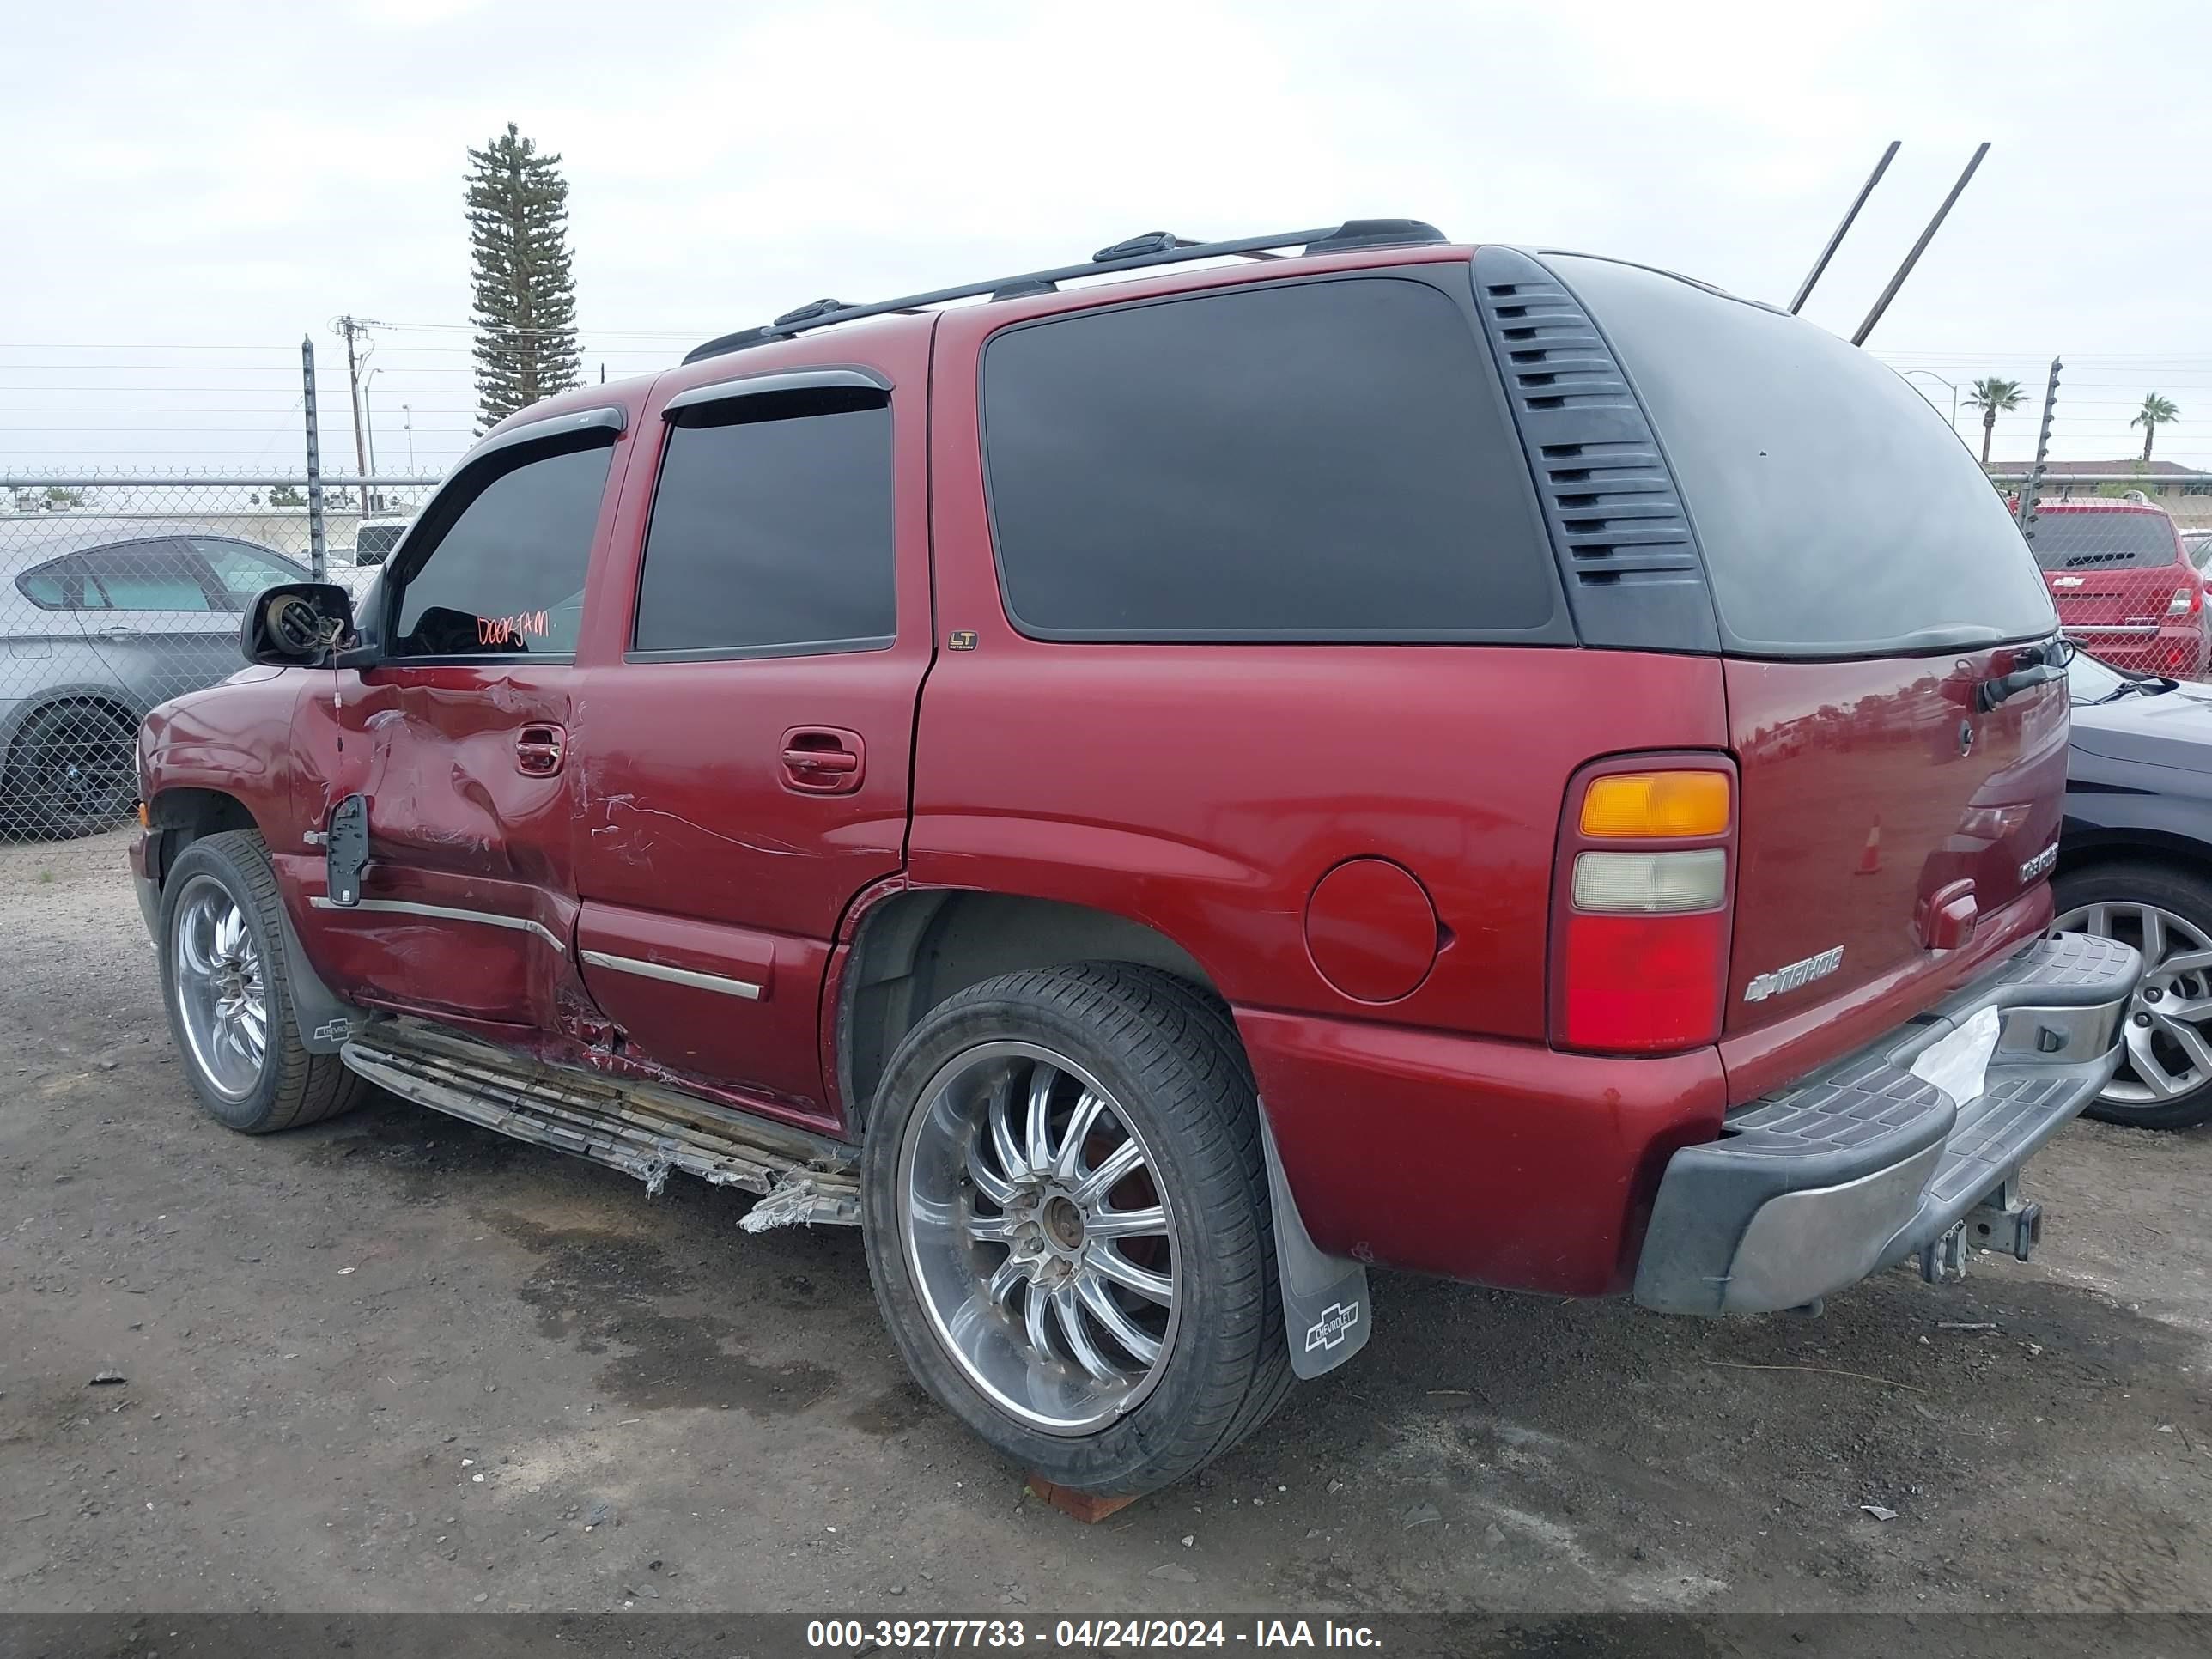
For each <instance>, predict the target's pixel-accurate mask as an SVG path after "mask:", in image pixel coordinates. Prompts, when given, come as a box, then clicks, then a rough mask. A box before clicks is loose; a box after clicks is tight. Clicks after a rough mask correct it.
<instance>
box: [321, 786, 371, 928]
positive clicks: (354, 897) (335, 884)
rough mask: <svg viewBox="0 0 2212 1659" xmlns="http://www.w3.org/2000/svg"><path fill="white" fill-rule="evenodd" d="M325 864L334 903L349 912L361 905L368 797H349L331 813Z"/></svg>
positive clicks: (329, 890) (366, 857)
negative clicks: (348, 909)
mask: <svg viewBox="0 0 2212 1659" xmlns="http://www.w3.org/2000/svg"><path fill="white" fill-rule="evenodd" d="M323 864H324V869H325V888H326V889H327V890H328V892H329V894H330V900H331V903H333V904H336V905H341V906H343V907H345V908H352V907H353V906H355V905H356V904H358V903H360V902H361V872H362V871H363V870H364V869H366V868H367V867H368V796H366V795H348V796H347V797H346V798H345V799H343V800H342V801H340V802H339V803H338V804H337V805H336V806H335V807H333V808H332V809H331V827H330V832H329V836H328V838H327V840H326V841H325V844H324V849H323Z"/></svg>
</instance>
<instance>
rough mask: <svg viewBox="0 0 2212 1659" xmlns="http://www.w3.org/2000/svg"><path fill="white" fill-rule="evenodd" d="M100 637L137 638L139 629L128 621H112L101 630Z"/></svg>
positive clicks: (106, 638) (107, 638)
mask: <svg viewBox="0 0 2212 1659" xmlns="http://www.w3.org/2000/svg"><path fill="white" fill-rule="evenodd" d="M137 637H138V630H137V629H135V628H133V627H131V624H130V623H109V624H108V625H107V626H106V627H105V628H103V629H100V638H102V639H103V640H135V639H137Z"/></svg>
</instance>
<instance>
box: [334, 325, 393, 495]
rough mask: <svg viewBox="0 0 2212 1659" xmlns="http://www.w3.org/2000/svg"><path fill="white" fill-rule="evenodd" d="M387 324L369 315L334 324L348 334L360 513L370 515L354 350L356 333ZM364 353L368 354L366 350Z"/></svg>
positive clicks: (358, 367)
mask: <svg viewBox="0 0 2212 1659" xmlns="http://www.w3.org/2000/svg"><path fill="white" fill-rule="evenodd" d="M383 326H384V325H383V324H382V323H379V322H376V321H374V320H373V319H369V318H367V317H340V318H337V319H336V320H334V321H333V322H332V323H331V331H332V332H333V333H337V334H343V336H345V343H346V379H347V380H349V381H350V382H352V385H353V459H354V466H355V468H356V476H358V477H361V478H362V480H363V481H364V482H363V483H362V486H361V516H362V518H364V519H365V518H367V517H368V483H367V482H366V480H367V479H368V476H369V473H368V441H367V439H366V438H365V437H364V435H363V430H362V418H361V362H362V360H361V357H358V356H356V355H355V353H354V341H355V339H356V337H359V336H365V335H367V334H368V331H369V330H371V329H372V328H382V327H383ZM363 355H364V356H365V355H366V354H363Z"/></svg>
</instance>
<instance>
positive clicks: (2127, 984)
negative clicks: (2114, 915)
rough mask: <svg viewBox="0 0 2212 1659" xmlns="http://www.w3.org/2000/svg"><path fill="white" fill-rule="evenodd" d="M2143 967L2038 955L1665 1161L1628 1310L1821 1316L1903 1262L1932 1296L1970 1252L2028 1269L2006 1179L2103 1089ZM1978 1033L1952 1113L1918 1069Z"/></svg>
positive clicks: (2129, 958) (2110, 944)
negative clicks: (1964, 1090) (1799, 1311)
mask: <svg viewBox="0 0 2212 1659" xmlns="http://www.w3.org/2000/svg"><path fill="white" fill-rule="evenodd" d="M2141 968H2142V962H2141V958H2139V957H2137V956H2136V952H2135V951H2133V950H2131V949H2130V947H2128V946H2127V945H2122V944H2119V943H2118V942H2117V941H2115V940H2112V939H2092V938H2090V937H2088V936H2087V935H2086V934H2080V933H2068V934H2064V935H2062V936H2060V937H2059V938H2057V939H2044V940H2039V941H2038V942H2037V943H2036V944H2034V945H2030V946H2029V947H2028V948H2027V949H2026V950H2024V951H2021V952H2020V953H2018V954H2017V955H2015V956H2014V957H2010V958H2009V959H2008V960H2007V961H2006V962H2005V963H2003V965H2002V967H2000V968H1999V969H1997V970H1996V972H1994V973H1992V974H1990V975H1988V976H1987V977H1985V978H1984V979H1982V980H1980V981H1977V982H1976V983H1975V984H1973V985H1971V986H1969V987H1966V989H1964V990H1962V991H1960V992H1959V993H1958V994H1956V995H1954V997H1953V998H1951V1000H1949V1001H1948V1002H1946V1003H1944V1004H1943V1005H1942V1006H1941V1007H1939V1008H1937V1009H1936V1011H1935V1012H1934V1013H1932V1014H1930V1015H1928V1016H1924V1017H1923V1018H1920V1019H1918V1020H1916V1021H1913V1022H1911V1024H1906V1025H1905V1026H1902V1027H1900V1028H1899V1029H1898V1030H1895V1031H1893V1032H1891V1033H1890V1034H1889V1035H1888V1036H1887V1037H1885V1038H1883V1039H1882V1040H1881V1042H1878V1043H1875V1044H1874V1045H1873V1046H1872V1047H1871V1048H1867V1049H1864V1050H1863V1051H1861V1052H1860V1053H1858V1054H1854V1055H1852V1056H1850V1058H1848V1059H1846V1060H1841V1061H1838V1063H1836V1064H1835V1065H1832V1066H1827V1067H1825V1068H1824V1069H1822V1070H1821V1071H1820V1072H1817V1073H1814V1074H1813V1075H1812V1076H1810V1077H1808V1078H1805V1079H1802V1080H1801V1081H1799V1082H1797V1083H1796V1084H1794V1085H1791V1086H1790V1087H1789V1088H1786V1089H1782V1090H1778V1091H1775V1092H1774V1093H1773V1094H1771V1095H1768V1096H1766V1097H1764V1098H1762V1099H1760V1100H1758V1101H1754V1102H1753V1103H1751V1104H1749V1105H1747V1106H1745V1107H1741V1108H1740V1109H1737V1110H1735V1111H1733V1112H1731V1113H1729V1115H1728V1118H1727V1121H1726V1122H1725V1124H1724V1125H1723V1129H1722V1138H1721V1139H1718V1140H1716V1141H1712V1142H1710V1143H1708V1144H1706V1145H1703V1146H1686V1147H1684V1148H1682V1149H1681V1150H1680V1151H1679V1152H1675V1153H1674V1156H1673V1157H1672V1158H1669V1159H1668V1164H1667V1170H1666V1173H1665V1175H1664V1176H1663V1177H1662V1179H1661V1182H1660V1185H1659V1191H1658V1194H1657V1196H1656V1199H1655V1200H1654V1201H1653V1205H1652V1210H1651V1220H1650V1226H1649V1228H1648V1229H1647V1231H1646V1232H1645V1236H1644V1250H1643V1255H1642V1257H1641V1259H1640V1261H1639V1263H1638V1269H1637V1275H1636V1299H1637V1300H1638V1302H1640V1303H1643V1304H1644V1305H1645V1306H1647V1307H1650V1308H1656V1309H1660V1310H1664V1311H1666V1312H1670V1313H1695V1314H1726V1313H1769V1312H1773V1311H1776V1310H1780V1309H1784V1308H1796V1307H1802V1306H1805V1305H1807V1304H1812V1303H1816V1302H1818V1301H1819V1300H1820V1298H1821V1297H1824V1296H1826V1295H1828V1294H1830V1293H1831V1292H1832V1291H1838V1290H1841V1289H1843V1288H1844V1286H1845V1285H1852V1284H1856V1283H1857V1281H1858V1280H1860V1279H1863V1278H1865V1277H1866V1276H1867V1275H1868V1274H1869V1273H1875V1272H1878V1271H1880V1270H1881V1268H1884V1267H1890V1266H1893V1265H1894V1264H1895V1263H1897V1262H1899V1261H1905V1260H1908V1259H1909V1258H1911V1257H1913V1256H1915V1255H1917V1256H1920V1257H1921V1258H1922V1267H1923V1272H1924V1273H1927V1274H1928V1276H1929V1277H1931V1278H1935V1277H1940V1276H1942V1274H1943V1273H1944V1272H1946V1271H1947V1270H1948V1271H1954V1272H1956V1271H1963V1265H1964V1261H1965V1257H1966V1251H1967V1250H1968V1249H1993V1248H1995V1249H2006V1250H2008V1251H2010V1252H2012V1253H2013V1254H2015V1255H2021V1256H2022V1257H2023V1259H2025V1252H2026V1250H2027V1248H2028V1247H2029V1246H2030V1245H2031V1244H2032V1243H2033V1241H2034V1239H2035V1237H2037V1236H2038V1235H2039V1231H2040V1222H2041V1217H2040V1213H2039V1212H2033V1206H2022V1205H2021V1203H2020V1202H2019V1200H2018V1195H2017V1192H2016V1186H2017V1181H2018V1176H2019V1171H2020V1167H2021V1164H2022V1163H2024V1162H2025V1161H2026V1160H2027V1158H2029V1157H2030V1156H2032V1155H2033V1153H2034V1152H2037V1151H2038V1150H2039V1148H2040V1147H2041V1146H2043V1145H2044V1143H2045V1141H2047V1140H2049V1139H2051V1136H2053V1135H2055V1134H2057V1133H2058V1131H2059V1130H2060V1129H2061V1128H2063V1127H2065V1125H2066V1123H2067V1122H2068V1121H2069V1120H2070V1119H2072V1118H2074V1117H2075V1116H2076V1115H2079V1114H2080V1112H2081V1109H2082V1108H2083V1107H2085V1106H2087V1104H2088V1103H2090V1102H2091V1101H2092V1100H2093V1099H2094V1098H2095V1097H2096V1096H2097V1093H2098V1091H2100V1090H2101V1089H2102V1088H2103V1087H2104V1086H2105V1085H2106V1083H2107V1082H2108V1081H2110V1080H2111V1078H2112V1073H2113V1072H2114V1071H2115V1070H2116V1069H2117V1068H2118V1065H2119V1062H2120V1057H2121V1047H2120V1042H2119V1037H2120V1021H2121V1019H2122V1018H2123V1017H2124V1015H2125V1013H2126V1012H2127V1006H2128V999H2129V996H2130V994H2131V993H2132V992H2133V991H2134V989H2135V984H2136V976H2137V975H2138V974H2139V972H2140V971H2141ZM1978 1016H1979V1017H1981V1018H1982V1020H1983V1022H1984V1025H1983V1029H1986V1028H1987V1026H1988V1024H1994V1025H1995V1027H1996V1035H1995V1047H1994V1050H1993V1051H1992V1052H1991V1053H1990V1056H1989V1060H1988V1065H1987V1067H1986V1071H1985V1073H1984V1081H1983V1084H1982V1087H1981V1089H1980V1091H1979V1092H1978V1093H1977V1094H1975V1095H1974V1096H1972V1097H1971V1098H1969V1099H1966V1100H1965V1101H1960V1100H1955V1099H1954V1098H1953V1097H1952V1096H1951V1095H1950V1094H1948V1093H1947V1092H1946V1091H1945V1090H1944V1089H1943V1088H1942V1087H1941V1086H1939V1085H1938V1084H1936V1083H1935V1082H1932V1081H1929V1080H1927V1079H1923V1078H1922V1077H1919V1076H1917V1075H1915V1074H1914V1073H1913V1070H1912V1067H1913V1065H1914V1063H1915V1062H1916V1061H1917V1060H1921V1058H1922V1057H1923V1055H1925V1054H1928V1051H1929V1050H1930V1049H1933V1048H1936V1045H1937V1044H1939V1043H1942V1042H1944V1041H1945V1039H1947V1038H1950V1037H1953V1036H1954V1034H1958V1033H1961V1032H1962V1031H1964V1030H1966V1028H1967V1026H1968V1024H1969V1022H1971V1021H1973V1020H1975V1019H1976V1018H1977V1017H1978Z"/></svg>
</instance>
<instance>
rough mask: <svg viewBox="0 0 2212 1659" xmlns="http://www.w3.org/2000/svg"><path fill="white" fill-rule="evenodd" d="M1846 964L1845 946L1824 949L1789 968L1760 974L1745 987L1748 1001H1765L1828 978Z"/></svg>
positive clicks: (1745, 998)
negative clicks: (1817, 954) (1815, 955)
mask: <svg viewBox="0 0 2212 1659" xmlns="http://www.w3.org/2000/svg"><path fill="white" fill-rule="evenodd" d="M1843 965H1844V947H1843V946H1842V945H1837V946H1835V947H1834V948H1833V949H1832V950H1827V951H1821V952H1820V955H1819V956H1817V957H1806V958H1805V960H1804V961H1802V962H1793V963H1790V965H1789V966H1788V967H1787V968H1777V969H1775V970H1774V971H1773V972H1772V973H1771V974H1760V975H1758V976H1757V977H1755V978H1754V979H1753V981H1751V983H1750V984H1748V985H1747V986H1745V987H1743V1000H1745V1001H1746V1002H1764V1001H1765V1000H1767V998H1769V997H1771V996H1776V995H1778V994H1781V993H1782V992H1784V991H1795V990H1796V989H1798V988H1799V987H1801V986H1806V985H1810V984H1811V983H1812V982H1813V981H1814V980H1816V979H1826V977H1827V976H1828V975H1830V974H1832V973H1834V972H1835V971H1836V969H1838V968H1840V967H1842V966H1843Z"/></svg>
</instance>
